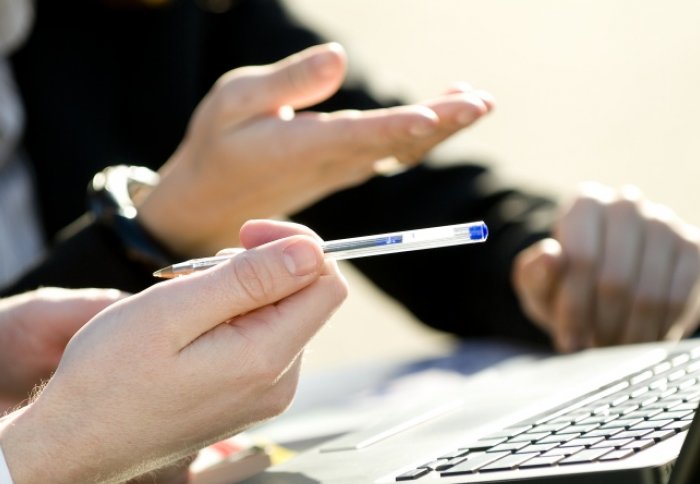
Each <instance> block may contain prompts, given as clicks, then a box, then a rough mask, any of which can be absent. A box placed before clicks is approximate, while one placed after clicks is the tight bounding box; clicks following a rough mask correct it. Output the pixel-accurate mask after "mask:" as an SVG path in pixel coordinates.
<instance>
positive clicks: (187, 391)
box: [0, 221, 347, 483]
mask: <svg viewBox="0 0 700 484" xmlns="http://www.w3.org/2000/svg"><path fill="white" fill-rule="evenodd" d="M300 234H305V235H300ZM277 239H279V240H277ZM241 241H242V242H243V244H244V246H245V247H246V248H249V249H251V250H248V251H246V252H244V253H242V254H239V255H237V256H235V257H233V258H232V259H231V260H230V261H227V262H225V263H223V264H220V265H218V266H216V267H214V268H212V269H210V270H207V271H203V272H199V273H196V274H192V275H189V276H186V277H180V278H176V279H172V280H169V281H165V282H162V283H159V284H156V285H155V286H152V287H151V288H149V289H147V290H145V291H143V292H141V293H139V294H136V295H134V296H132V297H129V298H127V299H124V300H122V301H120V302H118V303H116V304H114V305H112V306H111V307H109V308H108V309H107V310H105V311H103V312H102V313H100V314H99V315H98V316H96V317H95V318H94V319H93V320H92V321H91V322H90V323H88V324H87V325H86V326H84V327H83V328H82V329H81V330H80V331H79V332H78V333H77V334H76V335H75V336H74V338H73V339H72V340H71V342H70V343H69V344H68V347H67V348H66V351H65V353H64V355H63V358H62V360H61V363H60V365H59V367H58V369H57V370H56V373H55V374H54V376H53V377H52V378H51V380H50V381H49V383H48V384H47V385H46V387H45V388H44V390H43V392H42V393H41V394H40V395H39V396H38V397H37V398H36V400H35V401H34V402H33V403H30V404H29V405H28V406H27V407H25V408H24V409H22V410H19V411H17V412H15V413H14V414H11V415H10V417H9V418H8V419H7V420H6V421H5V422H3V424H4V425H0V447H2V449H3V451H4V453H5V457H6V458H7V461H8V465H9V467H10V471H11V472H12V475H13V478H14V479H15V482H17V483H22V482H49V481H50V482H85V481H88V480H90V481H91V480H96V479H103V480H117V479H121V480H126V479H129V478H132V477H134V476H136V475H138V474H141V473H143V472H147V471H149V470H152V469H156V468H162V467H165V466H167V465H168V464H170V463H173V462H175V461H177V460H178V459H181V458H183V457H186V456H188V455H190V454H191V453H192V452H193V451H195V450H197V449H199V448H201V447H203V446H205V445H208V444H210V443H213V442H216V441H218V440H221V439H223V438H225V437H228V436H230V435H232V434H234V433H237V432H240V431H241V430H243V429H245V428H246V427H247V426H249V425H251V424H252V423H254V422H258V421H260V420H263V419H266V418H269V417H271V416H273V415H276V414H278V413H280V412H281V411H283V410H284V409H285V408H286V407H287V406H288V405H289V402H290V401H291V398H292V396H293V394H294V391H295V388H296V383H297V379H298V372H299V364H300V356H301V353H302V351H303V348H304V346H305V345H306V343H307V342H308V341H309V339H310V338H311V337H312V336H313V335H314V333H315V332H316V331H317V330H318V329H319V328H320V326H321V325H322V324H323V322H324V321H325V320H326V319H328V318H329V317H330V315H331V314H332V312H333V311H334V310H335V309H336V308H337V306H338V305H339V304H340V302H341V301H342V300H343V298H344V297H345V295H346V291H347V288H346V284H345V282H344V280H343V278H342V276H340V274H339V273H338V271H337V266H336V265H335V263H334V262H325V261H324V259H323V254H322V252H321V248H320V245H319V242H318V240H316V239H315V238H314V237H313V234H312V233H311V232H310V231H308V230H307V229H301V228H299V227H298V226H295V225H292V224H283V223H274V222H264V221H257V222H251V223H248V224H246V225H245V226H244V227H243V228H242V229H241ZM3 427H4V428H3ZM37 436H40V437H39V438H38V437H37Z"/></svg>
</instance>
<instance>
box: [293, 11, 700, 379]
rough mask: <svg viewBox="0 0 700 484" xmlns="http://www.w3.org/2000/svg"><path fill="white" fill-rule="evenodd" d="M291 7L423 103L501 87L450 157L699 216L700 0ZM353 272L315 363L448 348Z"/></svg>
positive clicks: (356, 62)
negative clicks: (587, 185) (447, 93)
mask: <svg viewBox="0 0 700 484" xmlns="http://www.w3.org/2000/svg"><path fill="white" fill-rule="evenodd" d="M287 3H288V6H289V8H290V9H292V10H293V11H294V12H296V13H297V15H298V16H300V17H301V18H303V19H304V20H305V21H306V22H308V23H310V24H311V25H313V26H315V27H316V28H317V29H318V30H319V31H320V32H322V33H324V34H325V35H326V37H327V38H329V39H330V40H336V41H339V42H340V43H342V44H343V45H344V46H345V48H346V49H347V51H348V54H349V59H350V63H351V64H352V65H353V66H355V67H357V68H359V69H361V70H362V71H363V72H364V73H365V74H366V75H368V76H369V78H370V80H371V82H372V84H373V85H374V86H376V88H377V89H378V90H379V91H380V92H383V93H387V94H390V95H394V96H397V95H399V96H401V97H403V98H404V99H405V100H406V101H420V100H422V99H426V98H429V97H432V96H434V95H435V94H437V93H440V92H442V91H443V90H444V89H446V88H447V87H448V86H449V85H450V84H451V83H452V82H454V81H459V80H463V81H467V82H469V83H470V84H472V85H473V86H475V87H477V88H483V89H486V90H488V91H490V92H491V93H492V94H493V95H494V97H495V98H496V104H497V107H496V110H495V111H494V112H493V113H492V114H491V115H489V116H488V117H487V118H486V119H484V120H482V121H480V122H479V123H478V125H477V126H475V127H474V128H472V129H470V130H468V131H467V132H466V133H463V134H462V135H460V136H458V137H456V138H455V139H453V140H451V141H450V142H449V143H446V144H445V146H443V147H442V148H441V149H440V150H438V152H437V153H436V157H437V158H439V159H440V160H447V159H449V158H453V159H454V158H461V159H477V160H482V161H484V162H486V163H488V164H490V165H492V166H493V167H494V168H495V169H496V170H497V171H498V172H499V173H501V174H502V175H505V176H507V177H508V178H510V179H512V180H513V181H514V182H515V183H520V184H528V185H531V186H533V187H535V188H536V189H538V190H544V191H546V192H548V193H551V194H554V195H556V196H561V197H566V196H567V195H570V194H571V193H573V192H574V191H575V190H576V188H577V184H578V183H579V182H581V181H584V180H597V181H601V182H605V183H607V184H611V185H614V186H619V185H621V184H626V183H632V184H635V185H638V186H639V187H640V188H641V189H642V191H643V192H644V193H645V194H646V195H647V196H648V197H650V198H651V199H652V200H654V201H657V202H661V203H664V204H667V205H669V206H671V207H672V208H673V209H675V210H676V212H677V213H679V214H680V215H681V216H682V217H683V218H685V219H686V220H687V221H690V222H692V223H694V224H697V225H700V211H698V209H697V208H698V201H699V200H700V195H699V191H698V188H697V187H696V184H697V181H698V180H699V179H700V176H699V175H700V136H699V135H698V131H699V130H700V92H698V90H699V88H700V28H698V25H700V2H697V1H693V0H675V1H673V2H658V1H655V0H635V1H630V0H627V1H621V0H618V1H608V2H604V1H590V0H526V1H523V0H510V1H508V0H491V1H485V0H481V1H476V0H352V1H348V0H288V1H287ZM441 162H444V161H441ZM358 235H363V234H358ZM344 272H345V273H346V275H347V276H348V279H349V281H350V285H351V294H350V297H349V300H348V301H347V303H346V304H345V305H344V307H343V308H342V309H341V310H340V311H339V312H338V313H337V314H336V316H335V317H334V318H333V319H332V321H331V322H330V324H329V325H327V326H326V327H325V328H324V329H323V330H322V331H321V333H320V334H319V335H318V336H317V338H316V339H315V340H314V341H313V342H312V345H311V347H310V350H309V351H308V354H307V357H306V360H307V361H306V369H307V371H318V370H321V369H331V368H334V367H337V366H344V365H352V364H353V363H357V362H359V361H364V360H367V359H368V358H377V359H381V358H392V359H393V358H401V357H403V356H408V355H412V356H415V355H417V354H418V355H420V354H426V355H428V354H431V353H434V352H436V351H439V350H440V349H441V348H443V347H444V345H446V344H449V340H447V339H446V338H445V337H444V335H439V334H436V333H434V332H432V331H429V330H427V329H425V328H424V327H422V326H421V325H420V324H419V323H417V322H416V321H415V320H413V319H412V318H411V316H410V315H408V314H407V313H406V312H404V311H403V310H402V309H401V308H400V307H398V306H397V305H395V304H394V303H393V302H392V301H389V300H387V299H386V298H384V297H383V296H382V295H381V294H379V293H378V292H377V291H376V290H374V288H373V287H371V286H370V285H369V284H368V283H367V282H366V281H365V280H364V279H363V278H362V276H360V275H358V274H357V273H356V272H354V271H352V269H351V268H350V267H346V269H345V271H344ZM417 283H419V282H417Z"/></svg>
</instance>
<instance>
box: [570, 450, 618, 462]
mask: <svg viewBox="0 0 700 484" xmlns="http://www.w3.org/2000/svg"><path fill="white" fill-rule="evenodd" d="M610 451H611V449H585V450H582V451H581V452H577V453H576V454H574V455H572V456H569V457H567V458H566V459H564V460H562V461H560V462H559V463H560V464H585V463H588V462H595V461H597V460H598V459H599V458H601V457H602V456H604V455H605V454H607V453H608V452H610Z"/></svg>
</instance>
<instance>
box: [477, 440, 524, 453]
mask: <svg viewBox="0 0 700 484" xmlns="http://www.w3.org/2000/svg"><path fill="white" fill-rule="evenodd" d="M527 445H528V443H527V442H505V443H503V444H498V445H496V446H494V447H491V448H490V449H488V450H487V451H486V452H515V451H516V450H520V449H522V448H523V447H527Z"/></svg>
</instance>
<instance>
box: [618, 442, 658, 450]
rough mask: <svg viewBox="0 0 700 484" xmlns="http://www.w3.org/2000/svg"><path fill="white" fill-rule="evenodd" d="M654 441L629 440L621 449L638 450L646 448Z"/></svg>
mask: <svg viewBox="0 0 700 484" xmlns="http://www.w3.org/2000/svg"><path fill="white" fill-rule="evenodd" d="M655 443H656V442H655V441H654V440H652V439H642V440H635V441H634V442H630V443H629V444H627V445H625V446H624V447H623V449H633V450H634V451H635V452H638V451H640V450H644V449H648V448H649V447H651V446H652V445H654V444H655Z"/></svg>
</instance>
